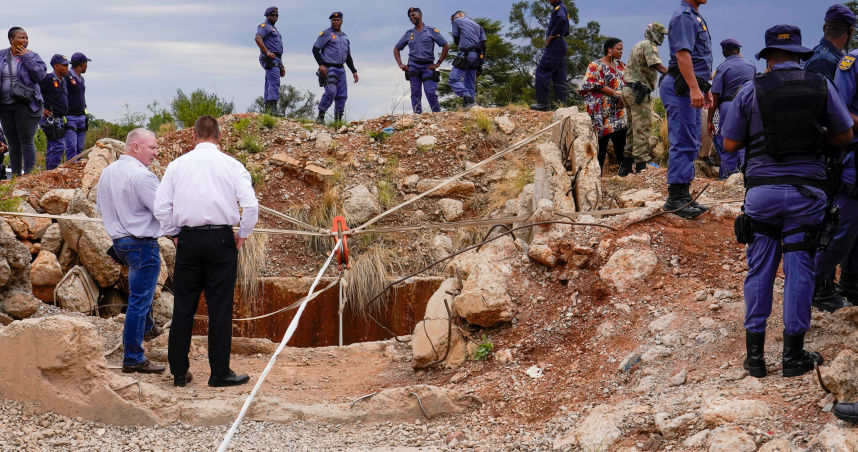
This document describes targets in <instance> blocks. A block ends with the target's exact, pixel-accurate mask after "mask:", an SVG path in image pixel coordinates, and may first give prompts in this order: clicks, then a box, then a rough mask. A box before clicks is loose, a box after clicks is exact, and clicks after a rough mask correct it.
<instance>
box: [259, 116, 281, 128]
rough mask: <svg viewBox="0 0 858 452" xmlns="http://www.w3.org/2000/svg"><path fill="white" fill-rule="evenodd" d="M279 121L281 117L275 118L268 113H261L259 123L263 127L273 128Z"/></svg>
mask: <svg viewBox="0 0 858 452" xmlns="http://www.w3.org/2000/svg"><path fill="white" fill-rule="evenodd" d="M278 122H279V119H277V118H275V117H274V116H271V115H268V114H262V115H259V125H260V126H261V127H265V128H266V129H273V128H274V126H276V125H277V123H278Z"/></svg>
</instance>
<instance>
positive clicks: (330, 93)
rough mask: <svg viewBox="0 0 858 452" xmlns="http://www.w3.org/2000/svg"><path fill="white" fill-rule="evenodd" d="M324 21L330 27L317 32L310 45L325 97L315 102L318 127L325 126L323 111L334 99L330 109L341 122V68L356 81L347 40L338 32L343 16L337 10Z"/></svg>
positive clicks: (343, 82)
mask: <svg viewBox="0 0 858 452" xmlns="http://www.w3.org/2000/svg"><path fill="white" fill-rule="evenodd" d="M328 19H330V20H331V27H330V28H328V29H327V30H325V31H323V32H321V33H319V37H318V38H317V39H316V43H315V44H313V57H314V58H316V63H319V72H318V75H319V81H320V83H322V84H324V87H325V94H323V95H322V100H321V101H320V102H319V116H318V118H316V122H318V123H319V124H324V123H325V112H326V111H327V110H328V107H330V106H331V103H333V102H334V99H336V101H337V103H336V106H334V120H335V121H342V120H343V112H344V111H345V108H346V100H347V99H348V98H349V93H348V83H346V70H345V69H343V65H344V64H345V65H348V67H349V70H350V71H351V72H352V76H353V77H354V79H355V83H357V82H358V80H360V78H359V77H358V74H357V69H355V63H354V61H352V52H351V43H350V42H349V37H348V36H347V35H346V34H345V33H343V31H342V30H341V28H342V26H343V13H341V12H339V11H337V12H335V13H333V14H331V15H330V16H329V17H328Z"/></svg>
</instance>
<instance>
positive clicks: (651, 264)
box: [599, 248, 658, 293]
mask: <svg viewBox="0 0 858 452" xmlns="http://www.w3.org/2000/svg"><path fill="white" fill-rule="evenodd" d="M657 264H658V259H657V258H656V255H655V253H654V252H652V250H649V249H644V250H639V249H630V248H624V249H621V250H618V251H617V252H615V253H614V254H613V255H612V256H611V258H610V259H608V263H607V264H605V265H604V266H603V267H602V268H601V269H600V270H599V277H600V278H602V281H604V282H605V284H607V285H608V286H610V287H611V288H612V289H614V290H616V291H617V292H619V293H623V292H626V291H627V290H629V289H630V288H632V287H634V286H636V285H638V284H643V283H645V280H646V278H647V277H648V276H649V275H651V274H652V272H653V271H655V268H656V265H657Z"/></svg>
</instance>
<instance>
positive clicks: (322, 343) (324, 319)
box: [194, 277, 444, 347]
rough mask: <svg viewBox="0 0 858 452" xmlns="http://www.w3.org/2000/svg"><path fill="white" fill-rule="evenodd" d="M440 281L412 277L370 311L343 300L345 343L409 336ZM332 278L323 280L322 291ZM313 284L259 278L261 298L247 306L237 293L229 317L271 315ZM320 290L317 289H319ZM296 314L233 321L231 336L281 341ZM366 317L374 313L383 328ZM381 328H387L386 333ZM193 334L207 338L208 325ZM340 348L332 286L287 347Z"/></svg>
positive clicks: (201, 311) (304, 318)
mask: <svg viewBox="0 0 858 452" xmlns="http://www.w3.org/2000/svg"><path fill="white" fill-rule="evenodd" d="M443 280H444V278H440V277H415V278H411V279H409V280H407V281H405V282H403V283H400V284H398V285H396V286H394V287H393V288H392V289H391V290H390V291H388V295H387V298H386V299H385V300H384V302H383V303H381V304H379V308H378V309H377V310H375V311H373V312H369V313H363V312H356V309H355V308H354V307H353V305H352V304H350V303H348V301H347V302H346V307H345V309H344V310H343V345H348V344H354V343H357V342H371V341H378V340H384V339H389V338H391V337H392V335H391V334H390V333H389V332H388V331H387V330H390V331H393V332H394V333H396V335H397V336H404V335H409V334H411V333H412V332H413V331H414V326H415V325H417V323H418V322H420V321H421V320H422V319H423V315H424V313H425V311H426V304H427V302H428V301H429V298H431V297H432V294H433V293H435V291H436V290H438V287H440V285H441V282H442V281H443ZM332 281H333V279H329V278H326V279H323V280H322V282H321V283H320V284H319V287H320V288H323V287H326V286H327V285H328V284H330V283H331V282H332ZM311 283H312V280H311V279H308V278H261V279H260V288H259V296H258V297H257V298H256V299H255V300H254V301H253V302H249V301H246V300H244V299H243V298H242V297H241V294H239V293H236V297H235V303H234V309H233V317H234V318H236V319H238V318H249V317H256V316H260V315H264V314H268V313H272V312H275V311H277V310H280V309H282V308H284V307H287V306H289V305H291V304H293V303H295V302H296V301H298V300H300V299H301V298H303V297H304V296H305V295H307V291H308V290H309V288H310V284H311ZM317 290H318V289H317ZM206 312H207V311H206V305H205V299H202V300H201V302H200V308H199V310H198V311H197V314H198V316H202V317H205V316H206ZM295 312H296V310H295V309H292V310H289V311H286V312H282V313H279V314H275V315H273V316H270V317H265V318H262V319H258V320H252V321H247V322H244V321H237V322H233V326H232V334H233V336H235V337H252V338H264V339H269V340H271V341H274V342H280V341H281V340H282V339H283V334H284V333H285V332H286V329H287V328H288V326H289V322H291V321H292V318H293V317H294V315H295ZM367 315H372V316H373V317H374V318H375V319H376V320H377V321H378V323H381V325H383V326H384V328H382V327H381V326H379V325H378V324H377V323H376V322H374V321H373V320H372V319H370V318H369V317H368V316H367ZM385 328H386V329H387V330H385ZM194 334H198V335H206V334H208V321H207V320H205V319H199V318H198V319H197V320H195V322H194ZM338 344H339V288H338V286H337V285H334V286H333V287H331V288H330V289H329V290H327V291H325V292H323V293H322V294H320V295H319V296H318V297H316V298H315V299H313V300H312V301H310V302H309V303H308V304H307V307H306V309H305V310H304V313H303V315H302V316H301V322H300V323H299V324H298V328H297V330H296V331H295V334H294V335H293V336H292V339H290V340H289V342H288V344H287V345H289V346H291V347H326V346H335V345H338Z"/></svg>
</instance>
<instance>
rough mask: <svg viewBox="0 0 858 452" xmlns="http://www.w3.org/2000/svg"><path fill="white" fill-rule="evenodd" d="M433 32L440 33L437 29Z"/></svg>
mask: <svg viewBox="0 0 858 452" xmlns="http://www.w3.org/2000/svg"><path fill="white" fill-rule="evenodd" d="M433 30H435V33H441V32H440V31H438V29H437V28H433Z"/></svg>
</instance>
